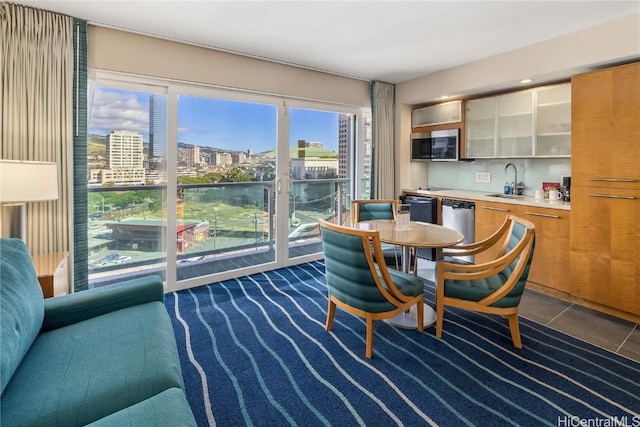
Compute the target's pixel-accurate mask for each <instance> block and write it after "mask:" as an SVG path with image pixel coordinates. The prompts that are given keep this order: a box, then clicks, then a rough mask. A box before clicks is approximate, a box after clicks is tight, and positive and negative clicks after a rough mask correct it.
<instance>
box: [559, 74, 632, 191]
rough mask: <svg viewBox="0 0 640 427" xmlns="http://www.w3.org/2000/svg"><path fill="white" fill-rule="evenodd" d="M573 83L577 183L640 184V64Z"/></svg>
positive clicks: (579, 78) (574, 181)
mask: <svg viewBox="0 0 640 427" xmlns="http://www.w3.org/2000/svg"><path fill="white" fill-rule="evenodd" d="M571 84H572V95H571V98H572V100H571V115H572V122H573V123H572V126H573V128H572V133H573V138H572V141H571V151H572V158H571V175H572V176H571V184H572V186H582V187H585V186H589V187H603V188H640V187H639V186H640V63H638V62H636V63H633V64H627V65H621V66H618V67H613V68H608V69H604V70H599V71H595V72H591V73H586V74H579V75H576V76H573V77H572V79H571ZM572 202H573V200H572Z"/></svg>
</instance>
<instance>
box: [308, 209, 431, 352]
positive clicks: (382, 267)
mask: <svg viewBox="0 0 640 427" xmlns="http://www.w3.org/2000/svg"><path fill="white" fill-rule="evenodd" d="M318 223H319V225H320V233H321V236H322V248H323V251H324V262H325V269H326V277H327V289H328V292H329V307H328V312H327V323H326V329H327V331H331V329H332V328H333V318H334V316H335V312H336V306H338V307H340V308H341V309H343V310H345V311H347V312H349V313H352V314H355V315H356V316H360V317H362V318H364V319H366V321H367V331H366V357H367V358H371V356H372V355H373V322H374V320H379V319H387V318H390V317H393V316H396V315H398V314H401V313H403V312H405V311H408V310H409V309H410V308H411V307H412V306H413V305H416V306H417V319H416V321H417V329H418V331H420V332H422V331H423V330H424V326H423V323H424V322H423V317H424V315H423V313H424V284H423V282H422V280H420V279H419V278H417V277H415V276H413V275H411V274H406V273H402V272H400V271H397V270H392V269H388V268H387V264H386V263H385V261H384V256H383V254H382V248H381V246H380V237H379V235H378V232H377V231H372V230H358V229H355V228H349V227H342V226H339V225H336V224H331V223H329V222H326V221H323V220H319V221H318Z"/></svg>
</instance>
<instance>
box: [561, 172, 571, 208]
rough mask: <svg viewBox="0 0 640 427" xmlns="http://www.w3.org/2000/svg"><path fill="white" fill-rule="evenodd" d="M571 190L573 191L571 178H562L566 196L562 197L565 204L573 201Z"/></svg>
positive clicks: (563, 190) (563, 191)
mask: <svg viewBox="0 0 640 427" xmlns="http://www.w3.org/2000/svg"><path fill="white" fill-rule="evenodd" d="M570 189H571V177H570V176H563V177H562V193H563V194H564V196H563V197H562V200H564V201H565V202H570V201H571V194H570V193H571V191H570Z"/></svg>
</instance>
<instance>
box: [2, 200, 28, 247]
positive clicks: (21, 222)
mask: <svg viewBox="0 0 640 427" xmlns="http://www.w3.org/2000/svg"><path fill="white" fill-rule="evenodd" d="M26 211H27V209H26V206H25V204H24V203H19V204H6V205H2V234H0V236H2V237H17V238H19V239H22V240H24V241H25V242H26V241H27V220H26V216H27V215H26Z"/></svg>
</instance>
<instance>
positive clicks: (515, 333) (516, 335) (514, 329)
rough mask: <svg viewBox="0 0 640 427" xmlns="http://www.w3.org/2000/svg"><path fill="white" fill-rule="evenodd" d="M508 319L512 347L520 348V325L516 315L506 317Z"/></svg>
mask: <svg viewBox="0 0 640 427" xmlns="http://www.w3.org/2000/svg"><path fill="white" fill-rule="evenodd" d="M507 318H508V319H509V329H510V330H511V339H512V340H513V346H514V347H515V348H520V349H521V348H522V341H521V340H520V324H519V323H518V313H514V314H511V315H509V316H507Z"/></svg>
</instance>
